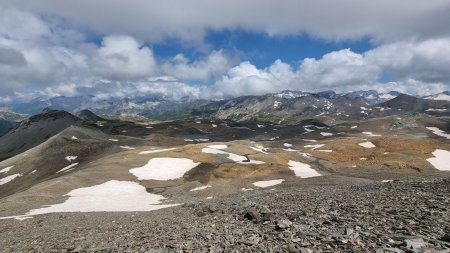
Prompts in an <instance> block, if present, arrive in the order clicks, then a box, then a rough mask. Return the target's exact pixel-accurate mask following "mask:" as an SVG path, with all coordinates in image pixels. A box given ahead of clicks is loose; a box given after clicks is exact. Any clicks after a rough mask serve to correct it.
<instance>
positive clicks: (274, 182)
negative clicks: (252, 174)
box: [253, 179, 284, 188]
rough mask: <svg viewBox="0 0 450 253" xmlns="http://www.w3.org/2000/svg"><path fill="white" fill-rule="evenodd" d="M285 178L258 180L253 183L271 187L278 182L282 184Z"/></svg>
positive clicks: (258, 185)
mask: <svg viewBox="0 0 450 253" xmlns="http://www.w3.org/2000/svg"><path fill="white" fill-rule="evenodd" d="M283 181H284V179H274V180H267V181H258V182H254V183H253V185H254V186H257V187H262V188H265V187H271V186H274V185H277V184H281V183H283Z"/></svg>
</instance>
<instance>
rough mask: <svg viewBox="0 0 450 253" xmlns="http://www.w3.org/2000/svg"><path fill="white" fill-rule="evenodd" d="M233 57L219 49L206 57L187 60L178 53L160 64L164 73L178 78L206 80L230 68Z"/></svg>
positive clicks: (218, 75)
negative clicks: (191, 60) (192, 60)
mask: <svg viewBox="0 0 450 253" xmlns="http://www.w3.org/2000/svg"><path fill="white" fill-rule="evenodd" d="M232 62H233V59H230V57H229V56H227V55H225V53H224V52H223V51H222V50H220V51H212V52H211V53H210V54H209V55H208V56H207V58H206V59H201V60H197V61H194V62H192V63H190V62H189V59H188V58H186V57H185V56H184V55H183V54H178V55H176V56H175V57H173V58H172V59H171V60H170V61H168V62H166V63H164V64H163V65H162V71H163V72H164V74H166V75H169V76H173V77H175V78H178V79H180V80H196V81H203V82H206V81H208V80H209V79H211V78H216V77H220V76H221V75H223V74H224V73H226V71H227V70H228V69H230V67H231V64H232Z"/></svg>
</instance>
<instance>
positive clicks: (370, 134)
mask: <svg viewBox="0 0 450 253" xmlns="http://www.w3.org/2000/svg"><path fill="white" fill-rule="evenodd" d="M362 133H363V134H365V135H368V136H370V137H377V136H381V134H374V133H372V132H362Z"/></svg>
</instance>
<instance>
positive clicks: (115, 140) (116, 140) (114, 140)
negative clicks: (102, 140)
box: [108, 139, 119, 142]
mask: <svg viewBox="0 0 450 253" xmlns="http://www.w3.org/2000/svg"><path fill="white" fill-rule="evenodd" d="M108 140H110V141H113V142H118V141H119V140H118V139H108Z"/></svg>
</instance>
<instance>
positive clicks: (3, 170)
mask: <svg viewBox="0 0 450 253" xmlns="http://www.w3.org/2000/svg"><path fill="white" fill-rule="evenodd" d="M13 167H14V165H13V166H9V167H6V168H4V169H2V170H0V173H6V172H9V171H10V170H11V169H12V168H13Z"/></svg>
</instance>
